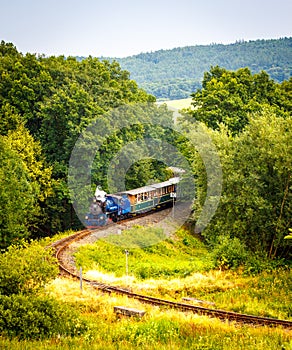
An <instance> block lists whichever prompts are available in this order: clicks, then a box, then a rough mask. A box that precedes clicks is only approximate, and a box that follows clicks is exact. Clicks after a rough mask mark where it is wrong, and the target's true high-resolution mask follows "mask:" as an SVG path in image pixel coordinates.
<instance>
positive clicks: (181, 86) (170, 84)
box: [115, 37, 292, 99]
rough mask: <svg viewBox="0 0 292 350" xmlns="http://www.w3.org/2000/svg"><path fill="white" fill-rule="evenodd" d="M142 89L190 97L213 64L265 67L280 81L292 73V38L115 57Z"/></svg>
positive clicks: (161, 95)
mask: <svg viewBox="0 0 292 350" xmlns="http://www.w3.org/2000/svg"><path fill="white" fill-rule="evenodd" d="M115 60H117V61H118V62H119V63H120V65H121V67H122V68H123V69H126V70H128V71H129V72H130V74H131V78H132V79H134V80H135V81H136V82H137V83H138V84H139V86H140V87H141V88H143V89H145V90H146V91H147V92H148V93H150V94H152V95H155V96H156V97H157V98H158V99H178V98H185V97H189V95H190V94H191V93H192V92H194V91H195V90H196V89H197V88H199V87H200V86H201V81H202V78H203V74H204V72H206V71H209V70H210V67H211V66H216V65H218V66H220V67H223V68H226V69H227V70H237V69H238V68H242V67H248V68H250V70H251V71H252V73H258V72H260V71H261V70H265V71H266V72H267V73H268V74H269V75H270V77H271V78H272V79H274V80H275V81H278V82H282V81H283V80H287V79H289V78H290V76H291V75H292V37H291V38H282V39H273V40H256V41H248V42H247V41H239V42H236V43H234V44H230V45H223V44H212V45H200V46H187V47H179V48H175V49H172V50H159V51H155V52H149V53H141V54H139V55H135V56H130V57H126V58H115Z"/></svg>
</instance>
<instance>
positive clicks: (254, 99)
mask: <svg viewBox="0 0 292 350" xmlns="http://www.w3.org/2000/svg"><path fill="white" fill-rule="evenodd" d="M288 84H290V85H291V82H290V83H288V82H284V83H283V85H285V86H286V87H284V88H283V87H282V85H279V84H276V83H275V82H274V81H273V80H271V79H270V77H269V75H268V74H267V73H266V72H264V71H262V72H260V73H258V74H254V75H252V73H251V71H250V70H249V69H248V68H242V69H239V70H237V71H235V72H232V71H228V70H226V69H224V68H220V67H218V66H216V67H212V68H211V70H210V72H206V73H205V75H204V79H203V83H202V89H200V90H198V91H197V92H195V93H194V94H192V97H193V102H192V105H193V109H189V114H190V115H191V119H192V120H197V121H202V122H204V123H205V124H206V125H207V126H208V127H210V128H212V129H219V127H220V125H221V124H224V125H226V126H227V127H228V130H229V131H230V133H231V134H237V133H239V132H241V131H242V130H243V129H244V128H245V126H246V125H247V124H248V122H249V117H248V116H249V114H250V113H255V112H258V111H260V110H261V109H262V108H263V106H271V107H273V108H274V109H275V111H277V113H278V114H279V115H285V112H286V115H287V112H289V111H291V107H290V106H289V102H288V99H289V95H287V92H286V91H287V90H288V89H289V88H288V87H287V85H288ZM288 86H289V85H288ZM287 88H288V89H287ZM286 89H287V90H286Z"/></svg>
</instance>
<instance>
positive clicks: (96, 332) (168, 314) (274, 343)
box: [0, 228, 292, 350]
mask: <svg viewBox="0 0 292 350" xmlns="http://www.w3.org/2000/svg"><path fill="white" fill-rule="evenodd" d="M135 230H136V233H137V230H138V231H139V232H140V233H141V234H140V235H139V234H134V233H135ZM147 230H148V229H147V228H143V229H141V228H134V229H132V230H129V231H128V232H124V233H123V235H124V234H125V237H123V235H119V236H112V237H110V238H108V239H107V241H106V240H104V241H98V242H96V243H95V244H94V245H91V246H89V245H88V246H84V247H82V248H81V249H80V250H79V252H78V253H77V261H78V262H79V263H80V264H82V265H83V266H84V270H85V272H86V274H87V275H88V276H89V275H91V276H94V275H98V278H99V279H102V280H103V281H105V282H109V281H110V282H111V283H112V284H118V285H121V286H129V287H131V288H133V289H134V290H136V291H138V292H140V293H145V294H146V293H149V294H151V295H156V296H161V297H164V298H167V299H176V300H181V297H183V296H189V297H195V298H198V299H203V300H206V301H212V302H214V303H215V306H213V307H216V308H221V309H229V310H235V311H239V312H245V313H250V314H254V315H263V316H270V317H277V318H284V319H292V312H291V283H292V274H291V272H290V271H289V270H288V269H286V270H285V269H281V270H277V271H269V272H264V273H261V274H259V275H257V276H245V275H243V274H242V272H241V271H220V270H217V269H214V268H213V266H214V263H213V260H212V254H211V253H210V252H208V251H207V249H206V247H205V246H204V245H203V243H202V242H200V241H199V240H198V239H197V238H194V237H193V236H192V235H191V234H190V233H188V232H186V231H184V230H180V231H179V232H178V233H177V235H176V236H174V237H170V238H168V239H166V240H162V241H161V242H159V243H157V244H155V245H153V246H150V247H149V246H147V245H146V244H145V243H146V241H145V239H146V234H145V233H146V231H147ZM152 234H155V235H156V236H159V237H160V235H161V232H159V231H155V230H154V231H153V230H152ZM148 236H149V235H148ZM147 239H149V237H148V238H147ZM135 245H136V246H137V245H140V246H141V245H142V246H144V248H142V249H140V248H137V247H136V248H135ZM126 246H128V247H130V248H129V251H130V255H129V276H128V277H126V276H125V275H124V272H125V253H124V249H125V247H126ZM146 267H147V268H146ZM148 268H149V269H148ZM141 271H144V272H143V273H142V274H141ZM145 271H146V272H145ZM148 272H149V276H151V277H152V278H151V279H150V278H149V276H148V275H147V274H148ZM153 275H154V276H155V277H156V278H153V277H154V276H153ZM45 294H49V295H52V296H54V297H56V298H57V299H59V300H62V301H65V302H67V303H68V304H71V305H73V306H74V307H75V308H76V309H77V310H79V311H80V312H81V314H82V318H84V319H85V320H86V322H87V323H88V331H87V332H86V333H85V334H83V335H80V337H75V338H62V337H60V338H55V339H50V340H42V341H39V342H38V341H25V340H23V341H17V340H15V339H14V340H11V341H9V340H7V339H4V338H1V337H0V348H1V349H2V348H3V349H14V350H34V349H35V348H38V349H39V350H43V349H60V350H61V349H62V350H63V349H64V350H67V349H68V350H69V349H88V350H89V349H90V350H91V349H92V350H95V349H138V348H139V349H169V350H170V349H171V350H176V349H200V350H201V349H212V350H217V349H218V350H219V349H226V350H227V349H228V350H238V349H242V350H243V349H244V350H246V349H253V350H261V349H262V350H264V349H265V350H274V349H282V350H283V349H284V350H288V349H291V348H292V334H291V331H287V330H283V329H281V328H268V327H252V326H242V325H237V324H235V323H228V322H221V321H219V320H217V319H211V318H208V317H205V316H198V315H193V314H189V313H183V312H179V311H174V310H168V309H159V308H157V307H152V306H150V305H144V304H140V303H139V302H138V301H136V300H132V299H127V298H126V297H122V296H115V295H107V294H103V293H102V292H97V291H95V290H93V289H92V288H91V287H89V286H86V285H85V286H84V288H83V292H81V291H80V289H79V283H78V282H74V281H70V280H68V279H63V278H59V279H57V280H55V281H53V282H52V283H51V284H50V285H48V286H47V287H46V290H45ZM115 305H122V306H128V307H135V308H138V309H143V310H145V311H146V315H145V316H144V317H143V318H142V319H135V318H130V319H129V318H126V317H125V318H119V317H117V316H116V315H115V314H114V312H113V307H114V306H115ZM206 306H207V305H206Z"/></svg>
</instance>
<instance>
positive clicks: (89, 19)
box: [0, 0, 292, 57]
mask: <svg viewBox="0 0 292 350" xmlns="http://www.w3.org/2000/svg"><path fill="white" fill-rule="evenodd" d="M291 23H292V0H199V1H197V0H141V1H139V0H78V1H77V0H0V40H4V41H6V42H12V43H13V44H14V45H15V46H16V47H17V49H18V50H19V51H21V52H23V53H26V52H31V53H37V54H45V55H62V54H64V55H65V56H68V55H74V56H88V55H92V56H97V57H100V56H109V57H125V56H130V55H134V54H138V53H140V52H149V51H156V50H160V49H172V48H174V47H182V46H192V45H201V44H203V45H205V44H211V43H223V44H227V43H234V42H235V41H236V40H242V39H243V40H256V39H278V38H280V37H291V36H292V24H291Z"/></svg>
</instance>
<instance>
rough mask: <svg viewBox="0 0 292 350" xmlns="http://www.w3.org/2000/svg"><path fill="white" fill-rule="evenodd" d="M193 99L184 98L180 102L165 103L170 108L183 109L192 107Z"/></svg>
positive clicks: (170, 101)
mask: <svg viewBox="0 0 292 350" xmlns="http://www.w3.org/2000/svg"><path fill="white" fill-rule="evenodd" d="M191 102H192V98H182V99H180V100H169V101H164V102H163V103H166V104H167V105H168V106H169V107H174V108H176V109H179V110H180V109H183V108H189V107H191Z"/></svg>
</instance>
